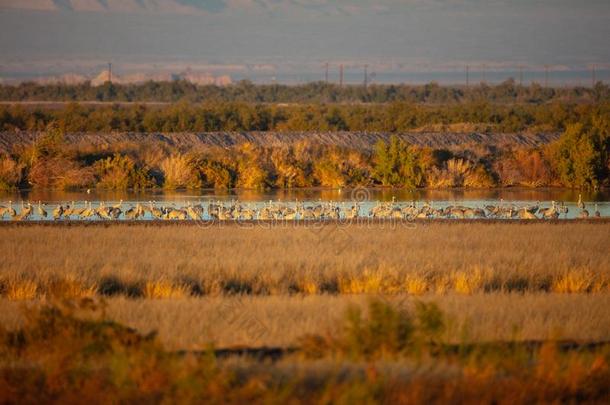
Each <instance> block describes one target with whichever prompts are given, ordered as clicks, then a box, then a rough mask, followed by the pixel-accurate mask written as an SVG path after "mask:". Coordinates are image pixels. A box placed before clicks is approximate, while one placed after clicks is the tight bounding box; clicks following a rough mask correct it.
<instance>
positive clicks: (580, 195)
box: [576, 194, 585, 210]
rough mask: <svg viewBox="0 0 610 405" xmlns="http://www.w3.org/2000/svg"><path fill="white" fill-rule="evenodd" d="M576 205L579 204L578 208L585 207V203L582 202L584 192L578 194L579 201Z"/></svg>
mask: <svg viewBox="0 0 610 405" xmlns="http://www.w3.org/2000/svg"><path fill="white" fill-rule="evenodd" d="M576 205H578V208H580V209H581V210H584V209H585V203H584V202H582V194H578V203H577V204H576Z"/></svg>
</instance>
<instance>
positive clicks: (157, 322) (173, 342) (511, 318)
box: [0, 293, 610, 350]
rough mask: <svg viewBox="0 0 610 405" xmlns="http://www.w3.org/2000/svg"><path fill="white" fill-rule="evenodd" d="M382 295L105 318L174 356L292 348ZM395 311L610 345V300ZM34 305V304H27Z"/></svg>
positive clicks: (151, 308)
mask: <svg viewBox="0 0 610 405" xmlns="http://www.w3.org/2000/svg"><path fill="white" fill-rule="evenodd" d="M371 298H379V296H364V295H357V296H344V295H341V296H332V295H324V296H279V297H249V296H235V297H203V298H179V299H166V300H153V299H136V300H133V299H127V298H124V297H119V298H109V299H107V300H106V305H107V307H106V316H107V317H108V318H109V319H113V320H115V321H117V322H120V323H121V324H123V325H127V326H130V327H133V328H135V329H137V330H138V331H141V332H143V333H149V332H152V331H157V332H158V333H159V338H160V340H161V341H162V342H163V344H164V345H165V347H167V348H169V349H172V350H203V349H205V348H206V347H207V346H208V345H209V344H210V343H214V344H215V346H216V347H221V348H230V347H237V346H240V347H263V346H267V347H290V346H293V345H294V344H296V342H297V341H298V338H300V337H301V336H304V335H307V334H313V333H329V334H335V333H337V332H338V331H339V329H340V327H341V326H342V319H343V315H344V313H345V311H346V310H347V309H348V308H349V307H350V306H353V305H355V306H360V307H366V305H367V303H368V301H369V300H370V299H371ZM383 299H384V300H385V301H387V302H388V303H390V304H392V305H396V306H399V307H404V308H412V306H413V303H414V301H416V300H422V301H424V302H435V303H437V304H438V305H439V307H440V308H441V310H443V312H445V313H446V314H447V317H448V319H449V320H450V322H449V325H448V328H447V330H446V336H445V337H446V339H447V341H448V342H453V343H459V342H462V341H474V342H489V341H509V340H519V341H521V340H537V341H544V340H549V339H550V340H558V339H569V340H576V341H581V342H597V341H607V340H610V312H609V311H608V308H610V294H544V293H543V294H540V293H537V294H531V293H526V294H510V293H492V294H476V295H471V296H464V295H455V294H451V295H445V296H425V297H418V298H413V297H410V296H405V295H402V296H392V297H386V298H383ZM23 305H24V303H23V302H17V301H10V300H0V323H1V324H3V325H5V326H6V327H9V328H11V329H12V328H15V327H18V326H19V325H21V324H22V323H23V321H24V317H23ZM30 305H31V304H30Z"/></svg>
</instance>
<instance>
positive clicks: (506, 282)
mask: <svg viewBox="0 0 610 405" xmlns="http://www.w3.org/2000/svg"><path fill="white" fill-rule="evenodd" d="M609 231H610V226H609V225H608V224H607V223H605V222H603V223H599V224H596V223H592V222H590V223H578V222H570V223H564V224H544V223H535V224H517V223H514V224H501V223H494V224H484V223H470V224H469V223H429V224H421V223H418V224H406V223H405V224H396V223H395V224H393V225H390V224H366V225H351V226H338V225H325V226H320V225H318V226H308V227H304V226H295V225H285V226H270V225H264V224H262V225H252V224H250V225H248V226H245V227H240V226H220V225H216V226H210V227H198V226H184V227H183V226H164V227H159V226H155V225H152V224H142V225H135V226H126V225H118V226H85V225H72V226H60V227H53V226H38V225H28V226H23V227H11V226H6V225H5V226H1V227H0V251H2V252H3V253H2V255H3V260H2V265H1V267H2V272H1V273H0V286H1V287H0V291H1V294H2V295H3V296H5V297H7V298H9V299H21V298H23V299H28V298H36V297H42V296H47V297H50V296H55V297H63V296H65V297H71V296H76V297H79V296H88V295H96V294H97V295H105V296H115V295H123V296H129V297H145V298H177V297H187V296H204V295H218V294H222V295H232V294H245V295H290V294H299V293H300V294H363V293H364V294H400V293H406V294H410V295H424V294H439V295H442V294H445V293H452V292H455V293H459V294H473V293H480V292H548V291H552V292H557V293H576V292H591V293H595V292H608V288H609V287H610V260H609V258H608V254H607V252H608V246H610V232H609Z"/></svg>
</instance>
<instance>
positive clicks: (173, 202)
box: [0, 188, 610, 220]
mask: <svg viewBox="0 0 610 405" xmlns="http://www.w3.org/2000/svg"><path fill="white" fill-rule="evenodd" d="M579 194H582V200H583V202H584V203H585V205H586V209H587V210H588V211H589V212H590V214H591V215H593V212H594V211H595V206H596V205H597V210H598V211H599V212H600V214H601V215H602V216H605V217H610V190H601V191H590V192H580V191H578V190H571V189H556V188H548V189H524V188H504V189H485V190H462V189H459V190H455V189H454V190H427V189H422V190H396V189H382V188H356V189H347V188H346V189H297V190H271V191H263V192H261V191H254V190H229V191H227V190H225V191H219V190H196V191H192V190H191V191H163V190H152V191H151V190H149V191H143V192H133V191H104V190H96V189H92V190H90V192H86V191H49V190H21V191H18V192H0V205H2V206H7V205H8V204H9V201H11V202H12V206H13V208H15V209H16V210H17V212H19V211H20V210H21V203H22V202H23V203H24V204H27V202H30V203H31V204H32V205H34V206H37V205H38V201H41V203H42V205H43V206H44V208H45V210H47V211H49V213H50V211H51V210H52V209H53V208H55V207H56V206H57V205H59V204H63V205H65V204H69V205H74V206H75V207H77V208H79V207H84V206H85V204H86V202H91V203H92V206H93V207H94V208H96V207H98V206H99V203H100V202H102V201H103V202H104V204H105V205H106V206H111V205H115V204H117V203H119V202H120V201H121V200H122V201H123V205H122V208H123V210H126V209H128V208H129V207H131V206H134V205H135V204H136V203H138V202H139V203H141V204H144V205H146V206H149V202H150V201H153V202H154V205H155V206H158V207H163V206H165V207H173V208H179V207H183V206H186V205H187V204H202V205H203V206H204V207H207V205H208V204H209V203H210V202H217V201H218V202H221V203H224V204H227V205H228V204H229V203H231V202H235V201H239V202H240V203H241V204H242V205H244V206H250V207H252V208H255V209H260V208H262V207H263V206H265V205H266V204H269V203H270V202H272V204H275V205H277V204H282V205H285V206H291V207H295V206H296V201H299V202H302V203H303V204H305V205H308V204H309V205H312V204H318V203H320V202H326V203H329V202H333V203H337V204H338V205H339V207H341V208H344V207H348V208H349V207H350V206H351V204H352V202H353V201H358V202H360V206H361V214H362V215H365V214H367V213H368V212H369V211H370V209H371V208H373V207H374V206H375V205H377V204H378V203H379V202H390V201H392V200H394V201H395V202H396V203H397V204H398V205H402V206H404V205H407V204H411V203H413V202H416V203H417V204H418V205H419V206H421V205H422V204H423V203H424V202H428V203H430V204H431V205H432V206H433V207H435V208H444V207H447V206H450V205H463V206H467V207H472V208H483V207H485V206H486V205H504V206H515V207H523V206H529V205H534V204H536V203H537V202H540V206H541V207H550V206H551V201H555V202H557V203H558V204H564V205H565V206H566V207H568V213H567V215H564V214H562V215H561V218H576V217H577V216H578V215H579V213H580V209H579V208H578V207H577V205H576V203H577V201H578V196H579ZM36 211H37V210H36V209H34V213H33V215H32V216H31V217H30V219H33V220H37V219H41V218H39V217H38V216H37V214H36ZM49 217H50V216H49ZM121 218H122V217H121ZM3 219H4V220H9V217H8V216H7V215H5V216H4V217H3ZM47 219H48V218H47ZM144 219H150V217H149V216H145V217H144Z"/></svg>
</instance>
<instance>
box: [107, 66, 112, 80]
mask: <svg viewBox="0 0 610 405" xmlns="http://www.w3.org/2000/svg"><path fill="white" fill-rule="evenodd" d="M108 81H109V82H110V83H112V63H111V62H108Z"/></svg>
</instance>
